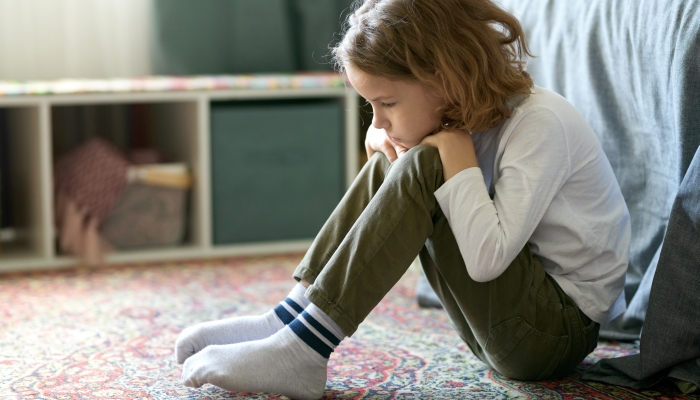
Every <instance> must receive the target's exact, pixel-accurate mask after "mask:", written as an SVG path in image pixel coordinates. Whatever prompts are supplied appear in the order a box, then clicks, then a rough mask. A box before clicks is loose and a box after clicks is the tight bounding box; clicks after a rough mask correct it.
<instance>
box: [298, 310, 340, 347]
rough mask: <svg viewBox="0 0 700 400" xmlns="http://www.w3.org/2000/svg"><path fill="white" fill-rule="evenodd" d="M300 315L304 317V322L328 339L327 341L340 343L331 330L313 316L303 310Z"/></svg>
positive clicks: (335, 343) (334, 343)
mask: <svg viewBox="0 0 700 400" xmlns="http://www.w3.org/2000/svg"><path fill="white" fill-rule="evenodd" d="M301 315H302V316H303V317H304V319H305V320H306V322H308V323H309V324H311V326H313V327H314V329H316V330H317V331H318V332H319V333H320V334H321V335H323V337H325V338H326V339H328V341H329V342H331V343H333V345H335V346H337V345H339V344H340V340H339V339H338V338H337V337H336V336H335V335H334V334H333V333H331V331H329V330H328V329H326V327H325V326H323V325H321V323H320V322H318V321H316V320H315V319H314V317H312V316H311V314H309V313H308V312H306V311H304V312H302V313H301Z"/></svg>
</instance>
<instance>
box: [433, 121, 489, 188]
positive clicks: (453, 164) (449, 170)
mask: <svg viewBox="0 0 700 400" xmlns="http://www.w3.org/2000/svg"><path fill="white" fill-rule="evenodd" d="M421 144H427V145H429V146H433V147H437V149H438V150H439V151H440V160H441V161H442V167H443V175H444V178H445V181H447V180H448V179H450V178H452V177H453V176H455V175H457V173H459V172H461V171H463V170H465V169H467V168H473V167H478V166H479V163H478V162H477V160H476V152H475V151H474V142H472V136H471V134H470V133H469V132H467V131H464V130H459V129H446V130H443V131H440V132H438V133H435V134H433V135H430V136H426V137H425V139H423V141H422V142H421Z"/></svg>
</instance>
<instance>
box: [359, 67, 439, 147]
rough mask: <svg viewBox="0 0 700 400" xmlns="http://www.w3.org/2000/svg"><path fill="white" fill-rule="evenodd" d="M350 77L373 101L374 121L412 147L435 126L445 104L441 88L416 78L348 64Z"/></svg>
mask: <svg viewBox="0 0 700 400" xmlns="http://www.w3.org/2000/svg"><path fill="white" fill-rule="evenodd" d="M346 72H347V75H348V80H349V81H350V83H351V84H352V86H353V87H354V88H355V90H357V92H358V93H359V94H360V95H361V96H362V97H364V98H365V99H367V101H368V102H369V103H370V104H371V105H372V110H373V117H372V125H373V126H374V127H375V128H377V129H384V131H385V132H386V134H387V136H388V137H389V139H391V140H392V141H394V142H395V143H397V144H399V145H401V146H403V147H405V148H407V149H410V148H411V147H413V146H415V145H417V144H418V143H420V142H421V140H423V138H425V137H426V136H428V135H429V134H430V133H431V132H433V131H434V130H435V128H436V127H437V124H438V122H439V118H438V116H437V115H435V110H436V109H437V108H438V107H440V106H441V105H442V102H443V99H442V96H441V95H440V93H439V91H438V90H437V89H435V88H433V87H431V86H428V85H426V84H424V83H421V82H418V81H412V80H392V79H388V78H384V77H381V76H376V75H371V74H368V73H366V72H364V71H362V70H360V69H359V68H356V67H354V66H349V67H347V68H346Z"/></svg>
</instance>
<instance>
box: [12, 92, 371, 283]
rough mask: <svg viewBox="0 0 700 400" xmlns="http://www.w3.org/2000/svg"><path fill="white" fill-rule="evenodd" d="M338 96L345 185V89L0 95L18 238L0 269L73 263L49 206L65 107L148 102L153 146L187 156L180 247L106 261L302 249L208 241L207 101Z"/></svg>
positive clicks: (352, 152)
mask: <svg viewBox="0 0 700 400" xmlns="http://www.w3.org/2000/svg"><path fill="white" fill-rule="evenodd" d="M309 98H319V99H321V98H325V99H328V98H336V99H339V101H342V102H343V104H344V109H345V171H346V177H345V179H346V187H347V186H348V185H349V184H350V183H351V182H352V180H353V179H354V177H355V176H356V174H357V171H358V158H359V154H358V152H359V148H358V140H359V138H358V135H359V133H358V131H359V117H358V113H359V110H358V95H357V93H356V92H355V91H354V90H352V89H346V88H337V87H335V88H308V89H233V90H211V91H208V90H203V91H172V92H131V93H90V94H52V95H22V96H4V97H3V96H0V109H4V110H6V111H5V112H6V115H7V121H8V133H9V148H10V149H11V157H10V158H11V162H12V165H11V171H12V172H11V173H12V179H11V181H12V187H11V190H10V192H11V193H10V197H11V199H12V200H11V203H12V205H13V207H12V209H13V217H14V219H15V225H16V226H15V233H16V235H17V236H18V237H19V239H20V240H18V241H17V242H16V243H14V244H12V245H10V246H7V245H4V246H3V248H2V250H1V251H0V271H16V270H31V269H47V268H54V267H65V266H71V265H76V264H79V260H78V259H76V258H74V257H68V256H64V255H60V254H58V253H57V251H56V245H55V237H56V234H55V228H54V210H53V204H54V199H53V178H52V176H53V162H54V160H53V159H52V158H53V156H52V148H53V143H52V140H53V138H54V132H52V117H54V116H55V115H56V113H57V112H58V111H57V110H59V109H60V108H61V107H64V106H91V105H123V104H146V105H147V107H148V111H149V114H150V118H151V120H152V121H153V124H152V125H153V135H154V136H153V137H154V141H155V143H156V146H157V147H158V148H159V149H161V150H163V151H164V152H165V153H166V154H168V156H169V157H170V158H172V159H173V160H174V161H178V162H186V163H187V165H188V166H190V168H191V173H192V174H193V178H194V186H193V188H192V191H191V193H190V207H189V211H190V214H189V218H190V219H189V221H188V222H189V232H190V233H189V235H188V236H189V239H188V241H187V242H186V243H184V244H183V245H180V246H174V247H165V248H155V249H148V250H138V251H124V252H116V253H112V254H109V255H108V256H107V258H106V261H107V263H129V262H140V261H154V260H169V259H170V260H172V259H191V258H207V257H222V256H233V255H245V254H265V253H275V252H291V251H303V250H305V249H307V248H308V247H309V245H310V244H311V239H309V240H301V241H283V242H265V243H246V244H236V245H226V246H219V245H213V243H212V218H214V216H213V215H212V207H211V205H212V199H211V193H212V190H211V189H212V188H211V171H210V170H211V159H210V127H209V124H210V118H209V110H210V106H211V104H212V102H216V101H225V100H253V99H261V100H262V99H266V100H272V99H309Z"/></svg>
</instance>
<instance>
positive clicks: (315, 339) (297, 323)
mask: <svg viewBox="0 0 700 400" xmlns="http://www.w3.org/2000/svg"><path fill="white" fill-rule="evenodd" d="M289 327H290V328H291V329H292V331H294V333H295V334H296V335H297V336H299V338H300V339H301V340H303V341H304V343H306V344H307V345H309V347H311V348H312V349H314V350H315V351H316V352H317V353H318V354H320V355H321V356H323V357H324V358H330V356H331V353H332V352H333V350H335V348H336V347H337V346H338V345H339V344H340V341H341V340H343V339H344V338H345V334H344V333H343V331H342V330H341V329H340V327H338V325H337V324H336V323H335V322H334V321H333V320H332V319H331V318H330V317H329V316H328V315H327V314H326V313H324V312H323V311H321V309H319V308H318V307H316V306H315V305H313V304H310V305H309V307H307V308H306V310H304V311H303V312H302V313H301V314H299V316H298V317H297V318H296V319H295V320H294V321H292V322H291V323H290V324H289Z"/></svg>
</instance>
